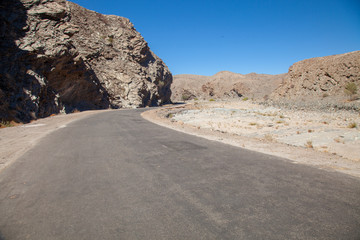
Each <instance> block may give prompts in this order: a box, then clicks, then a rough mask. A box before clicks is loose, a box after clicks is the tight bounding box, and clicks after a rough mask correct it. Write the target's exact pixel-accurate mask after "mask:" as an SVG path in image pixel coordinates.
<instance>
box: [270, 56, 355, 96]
mask: <svg viewBox="0 0 360 240" xmlns="http://www.w3.org/2000/svg"><path fill="white" fill-rule="evenodd" d="M349 83H350V84H351V83H352V84H353V85H355V86H357V89H359V88H360V51H356V52H350V53H345V54H340V55H333V56H326V57H318V58H311V59H307V60H303V61H300V62H297V63H295V64H294V65H292V66H291V67H290V68H289V72H288V74H287V75H286V77H285V79H284V81H283V83H282V84H281V85H280V86H279V87H278V88H277V89H276V90H275V91H274V92H273V93H272V94H271V95H270V98H271V99H272V100H274V101H292V102H302V103H306V102H308V103H312V102H329V103H336V102H337V103H340V102H344V101H346V100H349V99H351V98H352V100H355V99H356V94H352V95H351V94H349V93H348V92H347V91H345V88H346V87H347V86H348V85H349Z"/></svg>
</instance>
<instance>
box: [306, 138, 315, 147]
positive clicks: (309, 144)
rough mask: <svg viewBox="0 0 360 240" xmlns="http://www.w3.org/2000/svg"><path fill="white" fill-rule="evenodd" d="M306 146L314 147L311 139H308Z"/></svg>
mask: <svg viewBox="0 0 360 240" xmlns="http://www.w3.org/2000/svg"><path fill="white" fill-rule="evenodd" d="M305 147H307V148H314V146H313V143H312V141H310V140H309V141H307V142H306V144H305Z"/></svg>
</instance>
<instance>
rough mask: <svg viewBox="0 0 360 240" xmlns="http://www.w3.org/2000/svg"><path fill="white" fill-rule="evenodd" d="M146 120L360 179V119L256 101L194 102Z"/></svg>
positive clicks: (154, 113)
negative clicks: (280, 107) (289, 108)
mask: <svg viewBox="0 0 360 240" xmlns="http://www.w3.org/2000/svg"><path fill="white" fill-rule="evenodd" d="M143 117H145V118H146V119H148V120H150V121H153V122H155V123H157V124H160V125H162V126H166V127H170V128H172V129H175V130H179V131H182V132H186V133H189V134H193V135H196V136H201V137H205V138H208V139H211V140H215V141H220V142H223V143H227V144H231V145H234V146H238V147H242V148H246V149H250V150H254V151H259V152H263V153H266V154H271V155H276V156H280V157H284V158H287V159H290V160H291V161H292V162H293V163H303V164H308V165H312V166H316V167H319V168H322V169H326V170H330V171H334V170H335V171H340V172H343V173H346V174H350V175H352V176H356V177H360V131H359V127H358V126H359V124H360V115H359V113H355V112H350V111H336V112H325V111H306V110H301V111H300V110H286V109H279V108H275V107H266V106H263V105H259V104H255V103H251V102H250V101H236V102H226V101H221V102H197V101H193V102H192V103H191V104H188V105H180V106H173V107H168V108H160V109H156V110H152V111H148V112H145V113H143ZM355 125H356V126H355Z"/></svg>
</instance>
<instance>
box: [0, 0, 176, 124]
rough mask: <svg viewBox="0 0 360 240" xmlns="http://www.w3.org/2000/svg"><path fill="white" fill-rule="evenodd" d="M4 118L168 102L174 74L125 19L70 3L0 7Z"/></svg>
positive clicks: (11, 2) (5, 1)
mask: <svg viewBox="0 0 360 240" xmlns="http://www.w3.org/2000/svg"><path fill="white" fill-rule="evenodd" d="M0 34H1V40H0V78H1V82H0V118H1V119H2V120H11V119H15V120H19V121H29V120H31V119H33V118H38V117H46V116H49V115H51V114H52V113H59V112H71V111H73V110H74V109H78V110H86V109H101V108H109V107H112V108H122V107H125V108H128V107H144V106H155V105H161V104H163V103H167V102H170V96H171V91H170V85H171V82H172V75H171V73H170V72H169V70H168V68H167V66H166V65H165V64H164V63H163V62H162V60H161V59H159V58H158V57H157V56H156V55H155V54H154V53H153V52H151V50H150V49H149V47H148V44H147V43H146V41H145V40H144V39H143V38H142V36H141V35H140V34H139V33H138V32H137V31H136V30H135V28H134V26H133V25H132V24H131V23H130V21H129V20H128V19H126V18H123V17H118V16H107V15H102V14H99V13H96V12H93V11H90V10H87V9H84V8H82V7H80V6H78V5H76V4H74V3H71V2H68V1H65V0H21V1H19V0H2V1H1V3H0Z"/></svg>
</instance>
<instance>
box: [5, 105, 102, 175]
mask: <svg viewBox="0 0 360 240" xmlns="http://www.w3.org/2000/svg"><path fill="white" fill-rule="evenodd" d="M103 111H108V110H101V111H86V112H80V113H73V114H67V115H65V114H64V115H56V116H52V117H48V118H43V119H39V120H37V121H33V122H31V123H29V124H23V125H19V126H16V127H8V128H1V129H0V171H1V170H3V169H4V168H6V167H7V166H9V165H10V164H11V163H13V162H14V161H15V160H16V159H18V158H19V157H21V156H22V155H23V154H24V153H25V152H26V151H28V150H29V149H30V148H32V147H33V146H35V145H36V143H38V142H39V140H40V139H41V138H43V137H44V136H46V135H47V134H49V133H51V132H53V131H56V130H58V129H60V128H63V127H65V126H66V125H67V124H69V123H70V122H73V121H76V120H79V119H82V118H84V117H87V116H89V115H92V114H96V113H100V112H103Z"/></svg>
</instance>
